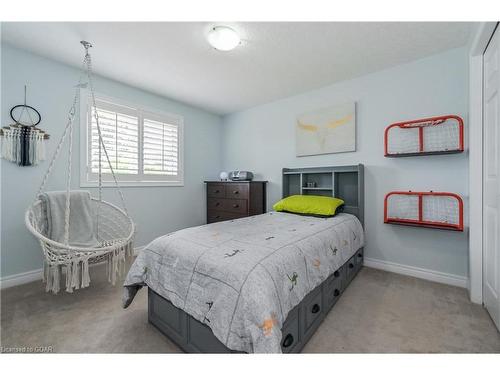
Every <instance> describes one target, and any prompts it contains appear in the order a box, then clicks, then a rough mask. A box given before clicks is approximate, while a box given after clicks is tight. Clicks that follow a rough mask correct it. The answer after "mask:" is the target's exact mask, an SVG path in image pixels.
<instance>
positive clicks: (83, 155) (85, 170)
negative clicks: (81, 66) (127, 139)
mask: <svg viewBox="0 0 500 375" xmlns="http://www.w3.org/2000/svg"><path fill="white" fill-rule="evenodd" d="M95 98H96V100H97V101H100V102H107V103H109V104H110V106H111V107H112V106H119V107H125V112H126V110H127V108H129V109H130V111H132V112H133V113H134V116H135V115H137V116H138V118H139V138H138V139H139V159H138V160H139V174H138V175H125V174H121V175H120V174H116V177H117V180H118V183H119V185H120V187H145V186H184V118H183V117H182V116H180V115H176V114H173V113H168V112H163V111H159V110H156V109H151V108H147V107H144V106H139V105H136V104H132V103H127V102H125V101H123V100H120V99H116V98H111V97H108V96H105V95H101V94H97V93H96V94H95ZM90 108H91V102H90V98H89V95H88V90H86V89H81V90H80V187H98V186H99V183H98V180H97V174H96V173H92V169H91V166H90V154H91V145H92V143H91V136H92V134H91V132H90V128H91V120H92V119H91V117H90V114H91V111H89V109H90ZM144 117H147V118H148V119H151V120H156V121H160V122H165V123H171V124H174V125H177V127H178V133H177V136H178V174H177V176H168V175H145V174H144V172H143V158H144V155H143V142H144V137H143V133H144V132H143V126H144V121H143V119H144ZM102 158H103V160H104V163H107V161H106V157H105V155H104V154H103V155H102ZM102 186H103V187H114V186H115V183H114V181H113V178H112V176H111V174H103V175H102Z"/></svg>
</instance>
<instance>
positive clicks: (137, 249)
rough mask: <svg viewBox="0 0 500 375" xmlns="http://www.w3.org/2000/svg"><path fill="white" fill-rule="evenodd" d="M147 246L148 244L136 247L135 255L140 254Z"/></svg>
mask: <svg viewBox="0 0 500 375" xmlns="http://www.w3.org/2000/svg"><path fill="white" fill-rule="evenodd" d="M145 247H146V245H142V246H137V247H134V256H137V255H139V253H140V252H141V251H142V250H143V249H144V248H145Z"/></svg>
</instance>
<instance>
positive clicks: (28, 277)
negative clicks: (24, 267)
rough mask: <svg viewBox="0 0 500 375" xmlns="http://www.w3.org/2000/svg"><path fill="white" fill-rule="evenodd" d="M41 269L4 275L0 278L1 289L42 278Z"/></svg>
mask: <svg viewBox="0 0 500 375" xmlns="http://www.w3.org/2000/svg"><path fill="white" fill-rule="evenodd" d="M42 273H43V269H42V268H40V269H38V270H33V271H28V272H22V273H18V274H15V275H9V276H4V277H2V278H1V279H0V285H1V289H5V288H10V287H12V286H16V285H22V284H27V283H31V282H33V281H37V280H42V276H43V274H42Z"/></svg>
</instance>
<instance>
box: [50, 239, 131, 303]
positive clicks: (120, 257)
mask: <svg viewBox="0 0 500 375" xmlns="http://www.w3.org/2000/svg"><path fill="white" fill-rule="evenodd" d="M132 254H133V246H132V243H128V244H126V245H124V246H122V247H119V248H118V249H115V250H113V251H111V252H110V253H109V254H108V256H107V260H106V262H107V263H106V269H107V274H108V281H109V282H110V283H111V284H112V285H115V284H116V280H117V278H118V277H121V276H122V275H124V274H125V271H126V264H127V257H129V256H132ZM62 269H64V271H65V272H66V285H65V286H66V288H65V290H66V292H68V293H73V291H74V290H77V289H80V288H86V287H88V286H89V285H90V273H89V258H84V259H74V260H69V261H68V263H65V264H63V265H56V264H49V263H47V262H44V264H43V281H44V282H45V291H46V292H52V293H54V294H57V293H59V291H60V289H61V285H60V278H61V271H62Z"/></svg>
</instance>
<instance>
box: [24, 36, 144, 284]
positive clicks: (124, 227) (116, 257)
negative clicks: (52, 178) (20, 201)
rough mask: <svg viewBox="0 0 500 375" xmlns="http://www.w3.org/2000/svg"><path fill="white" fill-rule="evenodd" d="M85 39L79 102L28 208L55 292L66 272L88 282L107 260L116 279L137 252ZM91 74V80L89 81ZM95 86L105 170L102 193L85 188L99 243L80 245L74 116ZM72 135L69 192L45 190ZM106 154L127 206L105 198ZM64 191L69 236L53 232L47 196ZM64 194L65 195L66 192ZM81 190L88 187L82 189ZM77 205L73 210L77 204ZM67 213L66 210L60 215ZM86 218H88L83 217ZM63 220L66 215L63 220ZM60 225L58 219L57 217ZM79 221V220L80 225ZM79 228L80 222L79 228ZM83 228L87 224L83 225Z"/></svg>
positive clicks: (69, 281)
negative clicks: (75, 234)
mask: <svg viewBox="0 0 500 375" xmlns="http://www.w3.org/2000/svg"><path fill="white" fill-rule="evenodd" d="M81 44H82V45H83V46H84V48H85V57H84V59H83V66H82V74H81V76H80V80H79V82H78V85H77V86H76V90H75V96H74V99H73V105H72V106H71V109H70V111H69V114H68V121H67V124H66V127H65V129H64V132H63V135H62V137H61V139H60V141H59V144H58V145H57V148H56V150H55V152H54V155H53V157H52V160H51V162H50V164H49V167H48V169H47V172H46V173H45V175H44V177H43V180H42V183H41V186H40V188H39V190H38V193H37V195H36V198H35V201H34V202H33V203H32V205H31V206H30V207H29V208H28V210H27V212H26V215H25V222H26V226H27V228H28V229H29V231H30V232H31V233H32V234H33V235H34V236H35V237H36V238H37V239H38V240H39V242H40V245H41V247H42V250H43V254H44V272H43V276H44V282H45V283H46V288H45V289H46V291H47V292H49V291H50V292H52V293H54V294H55V293H58V292H59V291H60V289H61V285H60V278H61V276H62V274H63V273H65V276H66V285H65V287H66V288H65V289H66V292H69V293H71V292H73V290H74V289H79V288H85V287H87V286H89V284H90V275H89V264H92V263H101V262H106V264H107V273H108V281H109V282H111V283H112V284H113V285H114V284H115V282H116V278H117V276H118V275H120V274H121V272H124V268H125V260H126V257H128V256H131V255H132V253H133V247H132V240H133V237H134V234H135V226H134V223H133V221H132V219H131V218H130V216H129V214H128V211H127V208H126V205H125V199H124V197H123V193H122V191H121V189H120V186H119V184H118V181H117V178H116V176H115V173H114V170H113V165H112V164H111V161H110V158H109V156H108V152H107V150H106V146H105V144H104V141H103V138H102V133H101V128H100V126H99V116H98V111H97V108H96V101H95V94H94V87H93V81H92V62H91V57H90V54H89V48H90V47H92V45H91V44H90V43H88V42H85V41H82V42H81ZM84 78H86V81H87V82H84ZM87 86H88V88H89V91H90V97H89V99H90V100H91V107H92V111H91V112H92V116H93V119H94V120H95V124H96V128H97V135H98V138H99V152H98V157H99V165H98V168H99V172H98V197H97V198H93V197H90V193H88V192H83V193H84V194H83V196H85V193H86V194H87V195H86V196H87V200H86V201H85V205H86V207H87V210H86V212H85V214H83V213H82V216H84V215H85V220H87V222H90V225H91V228H93V233H92V236H93V238H95V243H92V245H91V246H81V245H75V244H74V243H72V242H71V236H72V233H71V231H72V229H71V228H75V225H73V226H72V225H71V222H70V218H71V219H75V218H76V219H77V220H75V221H76V222H78V219H81V218H80V217H79V216H78V215H80V212H78V210H79V209H81V205H78V204H76V205H75V207H73V208H72V205H74V201H73V199H74V198H73V197H74V196H75V194H76V193H77V192H76V191H71V168H72V163H71V153H72V143H73V122H74V118H75V114H76V109H77V104H78V102H79V99H80V98H79V96H80V88H83V87H87ZM66 139H68V167H67V180H66V191H65V192H64V191H63V192H45V190H44V188H45V185H46V183H47V179H48V177H49V175H50V174H51V171H52V169H53V167H54V163H55V161H56V159H57V157H58V156H59V153H60V151H61V148H62V146H63V144H64V142H65V140H66ZM102 157H104V158H105V160H106V161H107V166H106V169H108V171H110V173H111V176H112V178H113V181H114V184H115V186H116V189H117V190H118V193H119V196H120V200H121V204H122V207H123V208H119V207H117V206H115V205H113V204H111V203H109V202H106V201H103V200H102V163H101V161H103V160H102ZM51 193H52V194H63V195H62V197H63V199H62V202H63V205H62V206H64V210H63V212H64V229H61V228H58V230H59V233H63V234H64V235H63V240H54V239H53V238H50V237H51V236H50V234H49V227H50V226H51V222H50V220H51V218H49V217H48V216H50V215H49V214H48V208H47V204H46V202H44V200H43V199H42V198H41V197H43V196H44V195H45V196H47V195H50V194H51ZM60 196H61V195H59V197H60ZM80 196H82V193H81V191H80ZM72 209H73V210H76V212H75V211H71V210H72ZM59 216H62V215H59ZM81 220H83V219H81ZM60 222H61V223H60V224H62V219H61V220H60ZM52 225H54V223H52ZM77 226H78V225H76V227H77ZM77 230H78V228H77ZM80 230H81V228H80ZM61 231H63V232H61Z"/></svg>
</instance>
